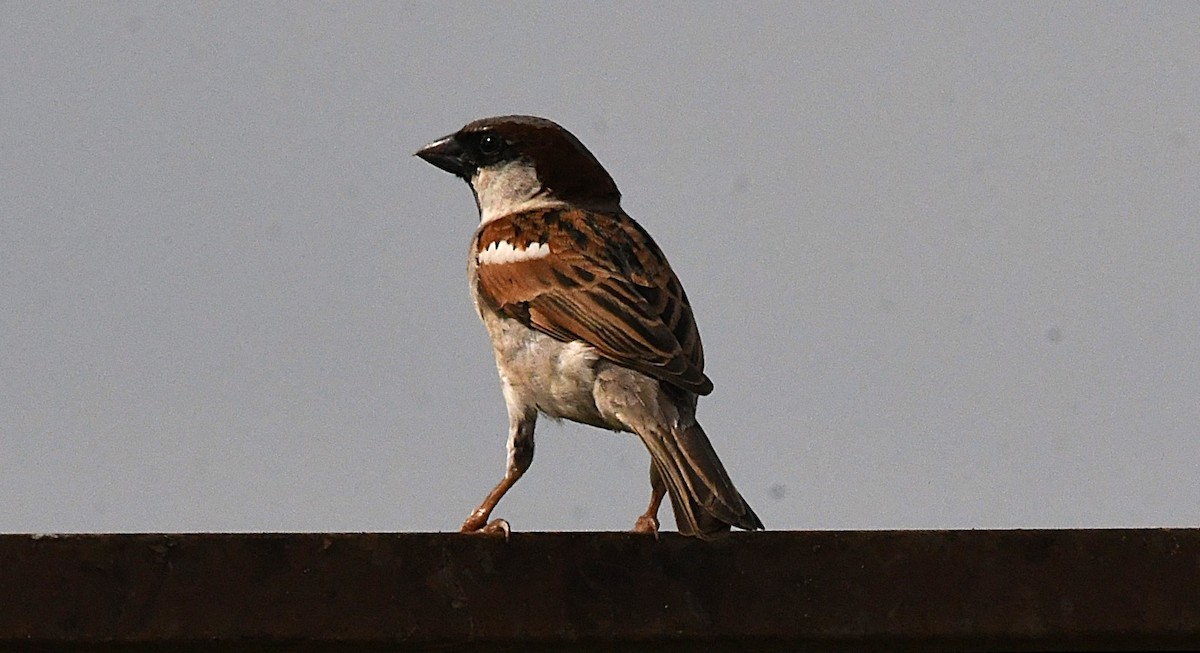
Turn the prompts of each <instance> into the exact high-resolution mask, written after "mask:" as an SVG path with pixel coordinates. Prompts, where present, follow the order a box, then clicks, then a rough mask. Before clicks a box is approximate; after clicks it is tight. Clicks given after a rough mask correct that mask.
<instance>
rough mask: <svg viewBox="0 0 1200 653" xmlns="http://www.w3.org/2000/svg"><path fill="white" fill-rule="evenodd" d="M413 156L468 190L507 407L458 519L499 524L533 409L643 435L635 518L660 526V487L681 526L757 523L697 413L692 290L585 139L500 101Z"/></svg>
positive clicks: (483, 313)
mask: <svg viewBox="0 0 1200 653" xmlns="http://www.w3.org/2000/svg"><path fill="white" fill-rule="evenodd" d="M416 156H418V157H420V158H421V159H423V160H424V161H426V162H428V163H430V164H432V165H434V166H436V167H437V168H440V169H441V170H443V171H445V172H449V173H451V174H453V175H455V176H457V177H459V178H461V179H462V180H464V181H466V182H467V184H468V185H469V186H470V188H471V190H472V193H473V195H474V198H475V204H476V207H477V208H478V210H479V218H480V220H479V225H478V227H477V228H476V229H475V232H474V234H473V235H472V237H471V242H470V248H469V252H468V257H467V261H468V263H467V273H468V280H469V287H470V292H471V297H472V300H473V302H474V304H475V309H476V311H477V312H478V314H479V317H480V319H481V320H482V322H483V324H484V326H485V328H486V330H487V332H488V335H489V337H490V339H491V343H492V348H493V350H494V353H495V358H496V368H497V371H498V372H499V375H500V382H501V388H502V393H503V396H504V401H505V405H506V407H507V410H508V422H509V423H508V441H507V457H506V466H505V473H504V476H503V478H502V479H501V480H500V482H499V483H498V484H497V485H496V486H495V488H494V489H492V491H491V492H490V493H488V495H487V496H486V498H485V499H484V500H483V502H482V503H481V504H480V505H479V507H478V508H476V509H475V510H474V511H472V512H471V513H470V515H469V516H468V517H467V519H466V520H465V521H464V522H463V524H462V527H461V532H464V533H485V534H503V535H504V537H508V534H509V532H510V527H509V524H508V522H507V521H505V520H503V519H495V520H491V515H492V512H493V510H494V509H495V508H496V505H497V504H498V503H499V502H500V499H501V498H502V497H503V496H504V495H505V493H507V492H508V491H509V489H511V488H512V487H513V485H514V484H515V483H516V482H517V481H518V480H519V479H520V478H521V476H522V475H523V474H524V473H525V472H526V470H528V469H529V466H530V464H531V463H532V462H533V454H534V428H535V425H536V423H537V419H538V415H539V414H540V415H545V416H547V417H550V418H552V419H556V420H568V421H573V422H579V423H582V424H587V425H591V426H596V427H599V428H603V429H608V430H612V431H618V432H631V433H633V434H635V435H636V436H637V437H638V438H640V440H641V441H642V443H643V444H644V445H645V447H646V449H647V451H648V452H649V453H650V503H649V505H648V507H647V508H646V511H645V512H644V513H643V514H641V515H640V516H639V517H638V518H637V520H636V521H635V523H634V527H633V531H634V532H637V533H647V534H652V535H653V536H654V537H655V538H658V537H659V532H658V531H659V521H658V512H659V506H660V504H661V503H662V500H663V497H664V495H668V496H669V497H670V501H671V506H672V509H673V511H674V515H675V522H676V526H677V530H678V532H679V533H680V534H681V535H685V536H694V537H697V538H700V539H705V540H708V539H714V538H717V537H720V536H723V535H725V534H727V533H729V532H730V529H731V527H737V528H739V529H744V530H761V529H763V524H762V521H761V520H760V519H759V518H758V515H756V514H755V513H754V510H753V509H751V507H750V504H749V503H747V501H746V500H745V499H744V498H743V497H742V495H741V494H740V493H739V492H738V491H737V489H736V488H735V487H734V485H733V482H732V481H731V480H730V479H729V474H728V473H727V472H726V470H725V467H724V465H722V464H721V460H720V458H718V457H717V453H716V451H715V450H714V449H713V446H712V443H711V442H710V441H709V438H708V436H707V435H706V434H705V432H704V429H703V428H701V426H700V424H699V423H698V422H697V421H696V405H697V400H698V398H699V397H700V396H703V395H708V394H709V393H711V392H712V390H713V384H712V381H711V380H710V379H709V377H708V376H707V375H705V373H704V351H703V347H702V345H701V343H700V334H699V331H698V330H697V327H696V321H695V319H694V317H693V315H692V308H691V305H690V303H689V302H688V298H687V294H686V293H684V290H683V286H682V284H681V283H680V282H679V279H678V277H676V275H675V273H674V271H672V269H671V266H670V264H669V263H668V262H667V258H666V256H665V255H664V254H663V252H662V250H661V249H660V248H659V246H658V245H657V244H656V243H655V242H654V239H653V238H651V237H650V234H649V233H648V232H647V231H646V230H645V229H644V228H643V227H642V226H641V225H640V224H638V223H637V222H636V221H634V219H633V218H632V217H630V216H629V215H628V214H627V213H626V212H625V211H624V210H623V209H622V208H621V193H620V191H619V190H618V189H617V185H616V183H615V182H614V181H613V179H612V177H611V176H610V175H609V173H608V171H607V170H605V168H604V166H603V165H601V164H600V161H599V160H598V159H597V158H596V157H595V156H594V155H593V154H592V153H591V151H589V150H588V149H587V147H585V146H584V144H583V143H582V142H581V141H580V140H579V139H578V138H576V137H575V136H574V135H573V134H572V133H571V132H569V131H567V130H566V129H565V128H563V127H562V126H560V125H558V124H557V123H555V122H553V121H551V120H547V119H545V118H539V117H536V116H522V115H509V116H497V117H491V118H482V119H479V120H475V121H473V122H471V123H469V124H467V125H466V126H464V127H462V128H461V129H459V130H458V131H457V132H455V133H453V134H450V135H448V136H444V137H442V138H439V139H437V140H435V141H433V142H431V143H429V144H428V145H426V146H424V147H422V148H421V149H420V150H418V151H417V152H416ZM489 520H490V521H489Z"/></svg>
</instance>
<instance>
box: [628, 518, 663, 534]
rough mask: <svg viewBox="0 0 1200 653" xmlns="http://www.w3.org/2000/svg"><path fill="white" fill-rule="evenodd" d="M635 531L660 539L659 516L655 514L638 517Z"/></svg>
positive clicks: (634, 526) (634, 527)
mask: <svg viewBox="0 0 1200 653" xmlns="http://www.w3.org/2000/svg"><path fill="white" fill-rule="evenodd" d="M633 532H634V533H641V534H643V535H653V536H654V539H656V540H657V539H658V518H657V517H654V516H653V515H642V516H641V517H638V519H637V523H635V524H634V525H633Z"/></svg>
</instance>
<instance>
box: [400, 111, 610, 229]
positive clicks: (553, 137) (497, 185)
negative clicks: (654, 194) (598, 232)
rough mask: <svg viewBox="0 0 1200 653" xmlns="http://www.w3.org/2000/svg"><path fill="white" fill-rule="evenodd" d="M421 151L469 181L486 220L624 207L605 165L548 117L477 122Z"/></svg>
mask: <svg viewBox="0 0 1200 653" xmlns="http://www.w3.org/2000/svg"><path fill="white" fill-rule="evenodd" d="M416 155H417V156H419V157H421V158H422V159H424V160H426V161H428V162H429V163H431V164H433V165H435V166H437V167H439V168H441V169H442V170H445V171H446V172H449V173H451V174H454V175H456V176H458V177H461V178H462V179H464V180H466V182H467V183H468V184H470V185H471V190H472V191H474V193H475V203H476V204H477V205H478V207H479V214H480V217H481V219H482V221H483V222H488V221H490V220H492V219H494V218H497V217H500V216H502V215H507V214H509V213H513V212H516V211H524V210H529V209H535V208H542V207H552V206H573V207H587V208H592V209H600V210H605V209H616V208H618V207H619V206H620V201H621V192H620V191H619V190H617V185H616V183H615V182H613V180H612V177H610V176H609V174H608V172H607V171H606V170H605V169H604V166H602V165H600V162H599V161H598V160H596V157H595V156H593V155H592V153H591V152H589V151H588V149H587V148H586V147H584V145H583V143H581V142H580V141H579V139H578V138H575V136H574V135H573V134H571V132H569V131H567V130H566V129H563V128H562V127H560V126H559V125H558V124H556V123H554V122H551V121H549V120H546V119H545V118H537V117H534V116H500V117H496V118H483V119H481V120H476V121H474V122H472V123H470V124H468V125H466V126H465V127H463V128H462V129H460V130H458V131H457V132H455V133H453V134H450V135H449V136H445V137H443V138H439V139H438V140H436V141H434V142H432V143H430V144H429V145H426V146H425V147H423V148H421V149H420V150H417V152H416Z"/></svg>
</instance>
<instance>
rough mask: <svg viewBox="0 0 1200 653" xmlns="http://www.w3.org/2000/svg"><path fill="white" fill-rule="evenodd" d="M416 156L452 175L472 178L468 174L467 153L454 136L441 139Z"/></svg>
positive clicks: (419, 151)
mask: <svg viewBox="0 0 1200 653" xmlns="http://www.w3.org/2000/svg"><path fill="white" fill-rule="evenodd" d="M416 155H417V156H419V157H421V158H422V159H425V160H426V161H428V162H429V163H432V164H433V165H435V166H437V167H439V168H441V169H442V170H445V171H446V172H449V173H450V174H452V175H457V176H459V177H462V178H464V179H466V178H468V177H469V176H470V175H468V174H467V172H468V169H469V167H470V166H469V165H468V164H467V161H466V152H465V151H463V149H462V146H461V145H459V144H458V139H456V138H454V135H453V134H451V135H450V136H444V137H442V138H439V139H437V140H436V141H434V142H432V143H430V144H429V145H426V146H425V147H423V148H421V149H419V150H417V151H416Z"/></svg>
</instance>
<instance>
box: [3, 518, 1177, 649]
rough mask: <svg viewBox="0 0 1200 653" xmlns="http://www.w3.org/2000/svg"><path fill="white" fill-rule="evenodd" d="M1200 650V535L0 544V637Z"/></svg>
mask: <svg viewBox="0 0 1200 653" xmlns="http://www.w3.org/2000/svg"><path fill="white" fill-rule="evenodd" d="M459 645H470V648H471V649H472V650H523V651H537V650H551V649H553V650H559V649H561V648H564V647H565V649H567V650H604V649H608V648H611V647H613V646H614V645H616V646H619V648H620V649H621V650H655V651H663V650H696V647H698V646H699V647H703V649H704V650H714V649H727V650H767V649H778V650H785V649H786V650H796V649H805V648H806V649H826V650H854V649H867V648H869V649H874V650H879V649H889V648H895V649H905V650H914V649H945V648H954V649H970V650H1033V649H1038V650H1043V649H1077V650H1085V649H1091V650H1101V649H1109V650H1111V649H1140V648H1200V530H1061V531H867V532H767V533H745V534H736V535H732V536H730V537H728V538H726V539H724V540H721V541H718V542H707V543H706V542H700V541H696V540H691V539H685V538H681V537H678V536H674V535H671V534H664V536H663V537H662V539H661V540H660V541H657V542H656V541H654V540H653V539H652V538H648V537H643V536H634V535H626V534H619V533H529V534H527V533H514V534H513V535H512V538H511V539H510V540H509V541H507V542H506V541H503V540H501V539H493V538H487V537H476V536H462V535H457V534H420V533H412V534H328V535H325V534H182V535H152V534H145V535H71V536H61V537H37V536H29V535H3V536H0V648H5V649H23V650H47V651H49V650H55V651H57V650H111V649H113V648H132V649H137V650H144V651H158V650H162V651H167V650H171V651H177V650H272V649H276V650H284V649H287V650H305V651H335V650H336V651H343V650H344V651H350V650H355V651H383V650H405V649H421V648H430V649H434V648H436V649H438V650H445V649H447V648H450V649H453V648H455V647H456V646H459Z"/></svg>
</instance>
